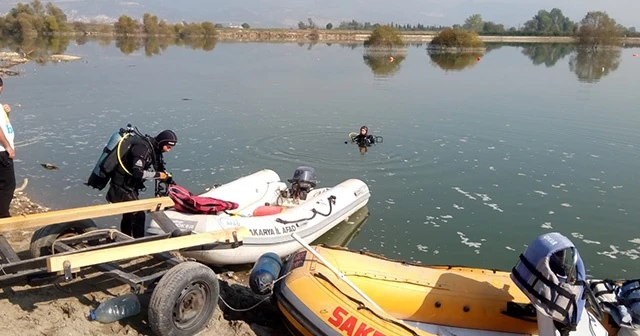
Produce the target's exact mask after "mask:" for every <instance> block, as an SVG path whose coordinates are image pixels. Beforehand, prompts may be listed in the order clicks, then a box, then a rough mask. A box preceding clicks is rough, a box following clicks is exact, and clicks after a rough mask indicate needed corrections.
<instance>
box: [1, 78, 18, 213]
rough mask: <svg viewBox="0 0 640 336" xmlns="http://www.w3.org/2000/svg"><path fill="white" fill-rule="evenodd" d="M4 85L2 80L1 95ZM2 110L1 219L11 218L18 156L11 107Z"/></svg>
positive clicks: (4, 107)
mask: <svg viewBox="0 0 640 336" xmlns="http://www.w3.org/2000/svg"><path fill="white" fill-rule="evenodd" d="M3 86H4V83H3V81H2V78H0V93H2V88H3ZM2 110H3V112H4V113H2V112H0V114H2V116H0V128H1V129H2V132H0V218H5V217H11V214H10V213H9V208H10V207H11V200H13V192H14V191H15V190H16V174H15V170H14V167H13V158H15V156H16V152H15V150H14V148H13V147H14V144H13V139H14V137H15V134H14V132H13V127H12V126H11V121H10V120H9V113H11V107H10V106H9V105H8V104H2Z"/></svg>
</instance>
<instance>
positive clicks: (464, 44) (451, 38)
mask: <svg viewBox="0 0 640 336" xmlns="http://www.w3.org/2000/svg"><path fill="white" fill-rule="evenodd" d="M429 48H430V49H456V51H464V50H465V49H475V48H484V42H482V40H481V39H480V37H479V36H478V34H477V33H475V32H473V31H468V30H465V29H452V28H449V29H445V30H443V31H441V32H440V33H438V35H436V36H435V37H434V38H433V40H431V43H429Z"/></svg>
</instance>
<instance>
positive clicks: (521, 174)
mask: <svg viewBox="0 0 640 336" xmlns="http://www.w3.org/2000/svg"><path fill="white" fill-rule="evenodd" d="M518 176H527V174H525V173H518Z"/></svg>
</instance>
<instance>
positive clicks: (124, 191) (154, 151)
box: [106, 137, 164, 238]
mask: <svg viewBox="0 0 640 336" xmlns="http://www.w3.org/2000/svg"><path fill="white" fill-rule="evenodd" d="M147 139H148V142H147V141H139V142H137V143H136V144H134V145H133V146H132V147H131V149H130V150H129V152H128V153H126V154H125V155H124V157H123V159H122V164H123V165H124V166H125V167H127V170H128V171H129V172H130V173H131V174H129V173H127V172H126V171H125V170H124V169H123V168H122V167H121V166H120V165H118V167H117V168H116V171H115V172H114V173H113V178H112V179H111V184H110V186H109V190H108V191H107V197H106V198H107V201H109V202H111V203H118V202H126V201H134V200H137V199H139V193H140V190H142V189H144V188H145V185H144V181H146V180H153V179H157V178H159V177H160V172H163V171H164V161H163V158H162V150H161V149H159V148H158V145H157V143H156V141H155V140H154V139H153V138H151V137H148V138H147ZM151 167H153V168H154V170H155V172H152V171H148V169H149V168H151ZM144 225H145V213H144V211H137V212H132V213H126V214H123V215H122V221H121V222H120V231H122V233H124V234H127V235H130V236H132V237H134V238H139V237H144V234H145V228H144Z"/></svg>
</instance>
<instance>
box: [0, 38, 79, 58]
mask: <svg viewBox="0 0 640 336" xmlns="http://www.w3.org/2000/svg"><path fill="white" fill-rule="evenodd" d="M69 42H70V39H69V37H64V36H60V37H58V36H56V37H48V38H31V39H3V40H1V41H0V48H2V49H9V50H11V51H13V52H17V53H19V54H21V55H22V56H23V57H26V58H28V59H31V60H34V61H35V62H36V63H38V64H46V63H47V62H48V60H49V57H50V56H51V55H54V54H63V53H64V52H65V51H66V50H67V48H68V47H69Z"/></svg>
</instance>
